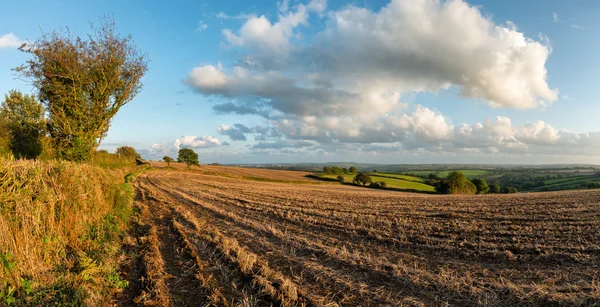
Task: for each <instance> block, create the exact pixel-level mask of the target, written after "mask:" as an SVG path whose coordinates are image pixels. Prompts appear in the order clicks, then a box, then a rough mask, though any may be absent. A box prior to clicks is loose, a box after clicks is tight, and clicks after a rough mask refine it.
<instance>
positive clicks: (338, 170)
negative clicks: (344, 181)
mask: <svg viewBox="0 0 600 307" xmlns="http://www.w3.org/2000/svg"><path fill="white" fill-rule="evenodd" d="M331 173H332V174H334V175H341V174H343V173H344V171H343V170H342V169H341V168H339V167H337V166H332V167H331Z"/></svg>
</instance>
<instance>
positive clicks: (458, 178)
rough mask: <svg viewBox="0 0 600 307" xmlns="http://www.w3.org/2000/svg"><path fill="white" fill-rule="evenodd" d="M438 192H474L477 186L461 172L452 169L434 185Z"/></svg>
mask: <svg viewBox="0 0 600 307" xmlns="http://www.w3.org/2000/svg"><path fill="white" fill-rule="evenodd" d="M435 190H436V191H437V192H438V193H445V194H475V193H477V188H476V187H475V185H474V184H473V183H472V182H471V181H469V179H467V177H465V175H464V174H463V173H461V172H458V171H454V172H451V173H450V174H448V176H447V177H446V178H445V179H444V180H442V181H440V183H439V184H438V185H437V186H436V187H435Z"/></svg>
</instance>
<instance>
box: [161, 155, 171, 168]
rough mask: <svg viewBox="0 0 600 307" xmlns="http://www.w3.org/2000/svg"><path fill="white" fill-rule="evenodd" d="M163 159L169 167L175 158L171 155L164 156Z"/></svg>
mask: <svg viewBox="0 0 600 307" xmlns="http://www.w3.org/2000/svg"><path fill="white" fill-rule="evenodd" d="M163 161H165V162H167V167H171V162H173V158H171V157H169V156H164V157H163Z"/></svg>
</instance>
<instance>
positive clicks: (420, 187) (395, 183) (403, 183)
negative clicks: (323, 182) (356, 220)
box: [323, 174, 435, 192]
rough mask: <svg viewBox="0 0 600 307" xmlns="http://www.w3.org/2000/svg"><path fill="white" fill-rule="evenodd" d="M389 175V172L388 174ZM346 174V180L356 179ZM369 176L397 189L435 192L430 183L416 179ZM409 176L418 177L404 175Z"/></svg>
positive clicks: (335, 176) (331, 176) (333, 176)
mask: <svg viewBox="0 0 600 307" xmlns="http://www.w3.org/2000/svg"><path fill="white" fill-rule="evenodd" d="M386 175H388V174H386ZM337 176H338V175H323V177H325V178H330V179H336V178H337ZM343 176H344V181H346V182H352V179H354V176H355V175H343ZM397 176H399V175H397ZM369 177H371V179H372V180H373V181H383V182H385V183H386V184H387V185H388V187H390V188H395V189H402V190H416V191H424V192H434V191H435V189H434V188H433V187H432V186H430V185H426V184H423V183H420V182H414V181H408V180H404V179H394V178H389V177H382V176H377V175H374V174H369ZM404 177H407V178H411V179H413V178H416V177H412V176H404Z"/></svg>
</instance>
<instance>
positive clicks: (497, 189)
mask: <svg viewBox="0 0 600 307" xmlns="http://www.w3.org/2000/svg"><path fill="white" fill-rule="evenodd" d="M500 191H502V190H501V187H500V185H499V184H497V183H495V184H492V185H491V186H490V193H493V194H498V193H500Z"/></svg>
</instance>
